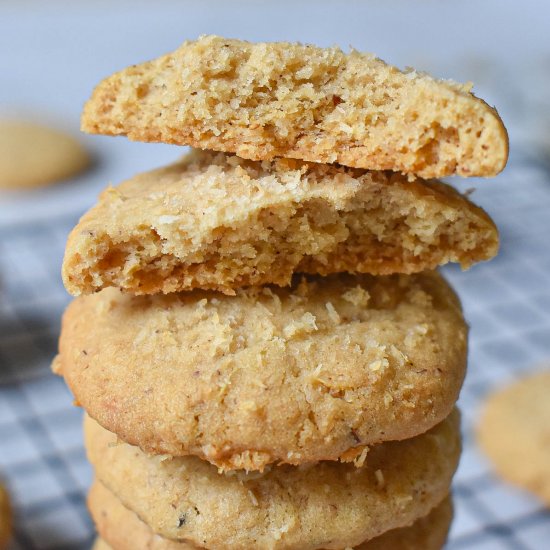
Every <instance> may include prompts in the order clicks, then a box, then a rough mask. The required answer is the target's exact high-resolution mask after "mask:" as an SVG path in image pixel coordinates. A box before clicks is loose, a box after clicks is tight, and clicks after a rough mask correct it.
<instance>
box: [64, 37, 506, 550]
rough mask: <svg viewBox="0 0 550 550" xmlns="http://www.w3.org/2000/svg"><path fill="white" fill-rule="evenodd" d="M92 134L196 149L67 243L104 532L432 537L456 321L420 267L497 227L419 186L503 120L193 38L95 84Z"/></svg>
mask: <svg viewBox="0 0 550 550" xmlns="http://www.w3.org/2000/svg"><path fill="white" fill-rule="evenodd" d="M83 128H84V130H86V131H90V132H95V133H101V134H109V135H127V136H129V137H130V138H133V139H139V140H144V141H163V142H168V143H178V144H182V145H192V146H194V147H198V148H201V149H202V150H194V151H192V152H191V153H190V154H188V155H187V156H185V157H184V158H183V159H182V160H181V161H180V162H178V163H176V164H174V165H172V166H169V167H167V168H161V169H159V170H155V171H152V172H149V173H146V174H141V175H139V176H136V177H134V178H132V179H130V180H128V181H126V182H124V183H123V184H122V185H120V186H119V187H117V188H108V189H107V190H106V191H105V192H104V193H103V194H102V196H101V198H100V200H99V203H98V204H97V205H96V206H95V207H93V208H92V209H91V210H90V211H89V212H88V213H87V214H86V215H85V216H84V217H83V218H82V219H81V220H80V222H79V224H78V225H77V227H76V228H75V229H74V230H73V232H72V233H71V235H70V237H69V241H68V244H67V250H66V255H65V260H64V266H63V277H64V281H65V285H66V287H67V289H68V290H69V291H70V292H71V293H72V294H73V295H76V296H79V297H78V298H76V299H75V300H74V301H73V303H72V304H71V305H70V306H69V308H68V309H67V312H66V313H65V316H64V319H63V328H62V334H61V338H60V353H59V356H58V357H57V359H56V361H55V364H54V369H55V371H56V372H58V373H59V374H62V375H63V376H64V377H65V379H66V381H67V383H68V384H69V386H70V388H71V389H72V391H73V393H74V395H75V397H76V401H77V402H78V403H79V404H80V405H82V406H83V407H84V408H85V409H86V411H87V414H88V415H89V416H87V417H86V420H85V439H86V447H87V450H88V454H89V458H90V461H91V462H92V464H93V466H94V469H95V474H96V479H97V480H96V482H95V484H94V486H93V487H92V490H91V493H90V497H89V505H90V509H91V512H92V515H93V517H94V520H95V522H96V525H97V529H98V532H99V534H100V536H101V537H102V539H103V541H104V542H100V543H98V544H101V545H103V546H104V547H108V546H107V545H109V547H111V548H113V549H115V550H125V549H136V548H149V549H157V550H159V549H171V550H172V549H173V550H176V549H187V548H210V549H249V548H258V549H278V548H284V549H300V550H305V549H324V548H326V549H330V548H332V549H344V548H350V547H356V548H362V549H367V548H368V549H373V548H401V547H407V548H411V547H415V548H422V549H431V548H439V547H441V545H442V544H443V542H444V540H445V537H446V533H447V529H448V526H449V523H450V519H451V515H452V513H451V505H450V501H449V500H448V492H449V487H450V483H451V478H452V476H453V473H454V471H455V468H456V466H457V462H458V458H459V454H460V435H459V425H458V423H459V422H458V413H457V412H456V411H455V410H454V404H455V401H456V399H457V397H458V394H459V391H460V387H461V384H462V380H463V377H464V374H465V367H466V348H467V328H466V324H465V322H464V320H463V317H462V313H461V309H460V303H459V301H458V299H457V297H456V296H455V295H454V293H453V291H452V290H451V288H450V287H449V286H448V284H447V283H446V282H445V281H444V280H443V278H442V277H441V276H440V275H439V274H437V273H436V272H434V271H433V270H434V269H435V268H436V267H437V266H438V265H441V264H444V263H446V262H449V261H454V262H459V263H460V264H461V265H462V266H463V267H468V266H470V265H472V264H473V263H475V262H477V261H481V260H487V259H489V258H491V257H492V256H493V255H494V254H495V253H496V251H497V248H498V236H497V231H496V229H495V226H494V224H493V223H492V221H491V220H490V219H489V218H488V216H487V215H486V214H485V213H484V212H483V211H482V210H481V209H479V208H478V207H476V206H474V205H473V204H471V203H470V202H469V201H468V199H467V198H466V197H464V196H462V195H461V194H459V193H458V192H456V191H454V190H453V189H452V188H451V187H449V186H447V185H445V184H443V183H440V182H437V181H425V180H421V179H418V177H419V176H422V177H435V176H443V175H449V174H461V175H483V176H490V175H494V174H496V173H497V172H498V171H499V170H501V169H502V168H503V166H504V164H505V162H506V157H507V140H506V132H505V130H504V127H503V126H502V123H501V121H500V119H499V118H498V115H497V114H496V112H495V111H494V110H492V109H491V108H489V107H488V106H487V105H486V104H485V103H483V102H482V101H481V100H479V99H477V98H475V97H474V96H473V95H471V94H470V93H469V90H468V89H467V88H465V87H463V86H460V85H458V84H454V83H450V82H443V81H437V80H434V79H432V78H430V77H428V76H426V75H420V74H417V73H415V72H406V73H402V72H400V71H398V70H397V69H395V68H393V67H390V66H388V65H386V64H384V63H383V62H382V61H380V60H378V59H376V58H374V57H372V56H370V55H366V54H360V53H358V52H352V53H350V54H344V53H343V52H342V51H340V50H339V49H337V48H332V49H320V48H316V47H313V46H302V45H299V44H286V43H280V44H279V43H274V44H250V43H247V42H242V41H236V40H225V39H222V38H218V37H202V38H200V39H199V40H198V41H195V42H188V43H185V44H183V46H181V47H180V48H179V49H178V50H176V51H175V52H174V53H172V54H169V55H167V56H164V57H162V58H160V59H157V60H154V61H151V62H149V63H145V64H142V65H136V66H133V67H131V68H129V69H126V70H124V71H122V72H120V73H117V74H115V75H113V76H111V77H109V78H107V79H106V80H105V81H104V82H102V83H101V84H100V85H99V86H98V87H97V89H96V90H95V92H94V94H93V96H92V98H91V100H90V101H89V102H88V104H87V105H86V107H85V110H84V116H83ZM215 151H217V152H215ZM237 155H238V156H237ZM381 170H391V171H386V172H384V171H381ZM405 545H408V546H405Z"/></svg>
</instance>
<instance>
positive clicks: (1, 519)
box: [0, 482, 12, 549]
mask: <svg viewBox="0 0 550 550" xmlns="http://www.w3.org/2000/svg"><path fill="white" fill-rule="evenodd" d="M11 532H12V512H11V506H10V498H9V495H8V491H7V490H6V488H5V487H4V486H3V485H2V483H1V482H0V549H3V548H6V547H7V545H8V542H9V540H10V538H11Z"/></svg>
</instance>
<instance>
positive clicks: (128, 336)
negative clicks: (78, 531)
mask: <svg viewBox="0 0 550 550" xmlns="http://www.w3.org/2000/svg"><path fill="white" fill-rule="evenodd" d="M466 335H467V329H466V325H465V323H464V320H463V318H462V314H461V310H460V304H459V302H458V299H457V298H456V296H455V295H454V293H453V292H452V290H451V289H450V288H449V286H448V285H447V284H446V283H445V281H444V280H443V279H442V278H441V277H440V276H439V275H438V274H436V273H424V274H419V275H410V276H388V277H371V276H366V275H365V276H352V275H339V276H330V277H326V278H315V277H313V278H305V277H304V278H301V279H300V278H297V279H296V281H295V284H294V286H293V287H292V288H282V289H281V288H277V287H265V288H256V287H254V288H249V289H245V290H239V291H237V294H236V296H224V295H223V294H217V293H212V292H201V291H195V292H192V293H180V294H170V295H166V296H163V295H157V296H143V297H135V296H129V295H126V294H123V293H121V292H120V291H118V290H116V289H106V290H103V291H101V292H99V293H97V294H94V295H90V296H83V297H80V298H77V299H76V300H74V301H73V303H72V304H71V305H70V306H69V308H68V309H67V312H66V313H65V315H64V318H63V327H62V334H61V338H60V355H59V358H58V359H57V360H56V361H55V368H56V372H58V373H59V374H62V375H63V376H64V377H65V379H66V381H67V383H68V384H69V386H70V388H71V390H72V391H73V393H74V395H75V397H76V399H77V401H78V402H79V403H80V404H81V405H82V406H83V407H84V408H85V409H86V410H87V411H88V413H89V414H90V415H91V416H92V417H93V418H95V419H96V420H97V421H98V422H99V423H100V424H102V425H103V426H104V427H105V428H107V429H109V430H110V431H112V432H115V433H116V434H118V435H119V436H120V437H121V438H122V439H124V440H125V441H127V442H129V443H131V444H134V445H139V446H140V447H141V448H143V449H144V450H146V451H147V452H151V453H158V454H164V453H165V454H169V455H175V456H181V455H188V454H193V455H196V456H199V457H201V458H202V459H206V460H208V461H210V462H212V463H214V464H216V465H218V466H219V467H220V468H221V469H241V468H242V469H247V470H261V469H263V468H264V467H265V466H266V465H267V464H269V463H272V462H283V463H285V462H286V463H290V464H301V463H305V462H311V461H314V460H335V459H338V458H339V457H342V459H344V460H354V459H355V460H357V461H359V463H360V462H361V461H362V460H364V456H363V454H364V449H365V446H366V445H371V444H373V443H377V442H380V441H385V440H392V439H406V438H409V437H412V436H414V435H417V434H419V433H423V432H424V431H426V430H428V429H429V428H431V427H432V426H434V425H435V424H437V423H438V422H440V421H441V420H443V418H445V417H446V416H447V415H448V414H449V412H450V411H451V409H452V407H453V405H454V402H455V401H456V399H457V397H458V393H459V390H460V387H461V384H462V380H463V377H464V373H465V367H466ZM367 456H368V454H367ZM367 461H368V459H367Z"/></svg>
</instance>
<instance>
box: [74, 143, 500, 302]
mask: <svg viewBox="0 0 550 550" xmlns="http://www.w3.org/2000/svg"><path fill="white" fill-rule="evenodd" d="M497 250H498V233H497V230H496V228H495V226H494V224H493V222H492V221H491V220H490V218H489V217H488V216H487V215H486V214H485V212H483V210H481V209H480V208H478V207H476V206H474V205H473V204H472V203H471V202H469V201H468V199H467V198H466V197H464V196H462V195H461V194H459V193H458V192H457V191H455V190H454V189H452V188H451V187H450V186H447V185H445V184H443V183H439V182H435V181H434V182H421V181H416V182H408V181H407V179H406V178H405V177H404V176H400V175H398V174H390V173H388V172H368V171H364V170H355V169H349V168H344V167H341V166H327V165H319V164H311V163H304V162H301V161H295V160H286V159H285V160H283V159H281V160H277V161H274V162H267V161H266V162H254V161H245V160H243V159H240V158H239V157H236V156H234V155H226V154H223V153H212V152H202V151H194V152H193V153H191V154H190V155H187V156H186V157H185V158H184V159H183V160H182V161H181V162H180V163H178V164H174V165H173V166H170V167H168V168H161V169H158V170H154V171H152V172H148V173H145V174H141V175H138V176H136V177H134V178H132V179H131V180H128V181H126V182H124V183H123V184H122V185H120V186H119V187H117V188H114V189H113V188H109V189H107V190H106V191H105V192H104V193H103V194H102V195H101V198H100V200H99V203H98V204H97V205H96V206H95V207H94V208H92V209H91V211H90V212H88V213H87V214H86V215H85V216H84V217H83V218H82V219H81V220H80V222H79V223H78V225H77V226H76V227H75V229H74V230H73V231H72V233H71V235H70V237H69V240H68V243H67V250H66V254H65V260H64V263H63V279H64V282H65V286H66V287H67V289H68V290H69V292H71V293H72V294H74V295H79V294H88V293H91V292H95V291H97V290H100V289H102V288H105V287H108V286H114V287H118V288H121V289H123V290H127V291H129V292H132V293H134V294H154V293H158V292H164V293H168V292H175V291H179V290H189V289H193V288H202V289H211V290H221V291H222V292H225V293H227V294H232V293H234V289H236V288H239V287H243V286H249V285H263V284H269V283H274V284H278V285H281V286H283V285H287V284H289V283H290V279H291V277H292V274H293V273H294V272H308V273H318V274H322V275H328V274H330V273H337V272H359V273H370V274H375V275H385V274H390V273H395V272H398V273H413V272H419V271H424V270H428V269H434V268H436V267H437V266H438V265H441V264H444V263H446V262H459V263H460V264H461V265H462V267H463V268H467V267H469V266H470V265H472V264H473V263H475V262H478V261H481V260H487V259H490V258H491V257H493V256H494V255H495V254H496V252H497Z"/></svg>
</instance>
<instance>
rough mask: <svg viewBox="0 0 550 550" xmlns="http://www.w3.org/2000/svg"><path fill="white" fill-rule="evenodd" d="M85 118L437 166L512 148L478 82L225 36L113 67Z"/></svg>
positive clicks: (498, 165)
mask: <svg viewBox="0 0 550 550" xmlns="http://www.w3.org/2000/svg"><path fill="white" fill-rule="evenodd" d="M82 129H83V130H84V131H86V132H91V133H98V134H107V135H127V136H128V137H129V138H130V139H134V140H138V141H161V142H167V143H176V144H180V145H192V146H194V147H199V148H201V149H214V150H218V151H226V152H233V153H236V154H238V155H239V156H241V157H243V158H248V159H253V160H271V159H273V158H275V157H290V158H299V159H303V160H307V161H313V162H322V163H333V162H338V163H340V164H343V165H346V166H352V167H356V168H368V169H373V170H393V171H396V172H402V173H407V174H415V175H418V176H421V177H427V178H432V177H442V176H449V175H452V174H459V175H461V176H494V175H495V174H497V173H498V172H500V171H501V170H502V169H503V168H504V166H505V164H506V161H507V157H508V138H507V134H506V130H505V128H504V126H503V124H502V121H501V120H500V118H499V116H498V114H497V112H496V111H495V110H494V109H492V108H490V107H489V106H488V105H487V104H486V103H485V102H483V101H482V100H480V99H478V98H476V97H475V96H474V95H473V94H471V93H470V86H468V85H460V84H457V83H454V82H451V81H444V80H436V79H434V78H432V77H430V76H428V75H425V74H420V73H418V72H416V71H413V70H409V71H405V72H402V71H400V70H398V69H397V68H395V67H392V66H390V65H387V64H386V63H384V62H383V61H381V60H380V59H377V58H376V57H374V56H373V55H371V54H364V53H360V52H357V51H355V50H352V51H351V52H350V53H349V54H345V53H344V52H342V51H341V50H340V49H339V48H336V47H333V48H325V49H323V48H318V47H315V46H309V45H302V44H289V43H284V42H275V43H258V44H252V43H249V42H245V41H241V40H229V39H225V38H221V37H217V36H202V37H200V38H199V39H198V40H197V41H191V42H185V43H184V44H183V45H182V46H181V47H180V48H179V49H177V50H176V51H175V52H173V53H171V54H168V55H165V56H163V57H160V58H158V59H156V60H154V61H150V62H147V63H142V64H140V65H134V66H132V67H129V68H127V69H125V70H123V71H121V72H118V73H115V74H114V75H112V76H110V77H108V78H107V79H105V80H104V81H103V82H101V83H100V84H99V85H98V86H97V88H96V89H95V91H94V93H93V95H92V97H91V99H90V100H89V101H88V103H87V104H86V106H85V108H84V113H83V116H82Z"/></svg>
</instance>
